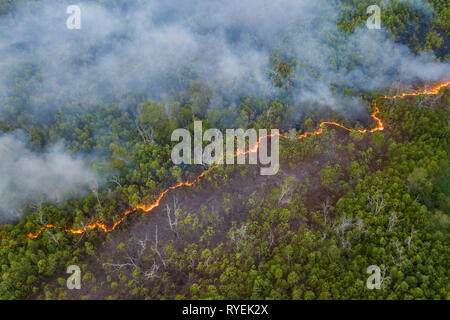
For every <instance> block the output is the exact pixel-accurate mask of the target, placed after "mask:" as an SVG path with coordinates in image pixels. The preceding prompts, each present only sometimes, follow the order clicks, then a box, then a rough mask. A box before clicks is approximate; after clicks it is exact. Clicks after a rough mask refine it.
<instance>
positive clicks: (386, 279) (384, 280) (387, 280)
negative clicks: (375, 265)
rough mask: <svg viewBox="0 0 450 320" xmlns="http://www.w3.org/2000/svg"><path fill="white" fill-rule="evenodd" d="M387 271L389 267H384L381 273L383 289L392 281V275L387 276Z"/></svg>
mask: <svg viewBox="0 0 450 320" xmlns="http://www.w3.org/2000/svg"><path fill="white" fill-rule="evenodd" d="M386 271H387V268H386V267H384V268H383V271H382V273H381V278H380V286H381V288H383V289H385V288H386V287H387V286H388V284H389V283H391V276H390V275H388V276H387V275H386Z"/></svg>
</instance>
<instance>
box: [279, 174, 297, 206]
mask: <svg viewBox="0 0 450 320" xmlns="http://www.w3.org/2000/svg"><path fill="white" fill-rule="evenodd" d="M295 180H296V179H295V177H294V176H288V177H287V178H286V179H284V181H283V183H282V185H281V193H280V196H279V197H278V204H281V205H283V204H286V203H289V202H291V194H292V190H293V189H294V186H295V182H296V181H295Z"/></svg>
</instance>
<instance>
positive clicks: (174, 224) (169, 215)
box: [166, 197, 180, 238]
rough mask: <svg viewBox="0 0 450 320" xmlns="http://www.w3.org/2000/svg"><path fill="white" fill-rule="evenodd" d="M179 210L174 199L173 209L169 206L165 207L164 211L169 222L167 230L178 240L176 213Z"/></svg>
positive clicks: (177, 216)
mask: <svg viewBox="0 0 450 320" xmlns="http://www.w3.org/2000/svg"><path fill="white" fill-rule="evenodd" d="M179 210H180V208H179V207H178V200H177V198H176V197H174V198H173V207H172V208H171V207H170V205H169V204H167V205H166V211H167V218H168V220H169V228H170V230H171V231H172V232H173V233H175V235H176V237H177V238H178V231H177V226H178V218H179V215H178V212H179ZM172 212H173V218H172Z"/></svg>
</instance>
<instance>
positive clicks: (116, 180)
mask: <svg viewBox="0 0 450 320" xmlns="http://www.w3.org/2000/svg"><path fill="white" fill-rule="evenodd" d="M111 182H113V183H115V184H116V185H118V186H119V187H121V188H122V184H121V183H120V177H119V176H118V175H113V176H112V177H111Z"/></svg>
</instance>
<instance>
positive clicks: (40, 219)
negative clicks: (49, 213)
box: [34, 203, 59, 245]
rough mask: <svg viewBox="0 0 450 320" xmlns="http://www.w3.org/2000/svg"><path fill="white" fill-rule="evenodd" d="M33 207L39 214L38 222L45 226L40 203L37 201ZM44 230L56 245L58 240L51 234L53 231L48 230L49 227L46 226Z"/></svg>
mask: <svg viewBox="0 0 450 320" xmlns="http://www.w3.org/2000/svg"><path fill="white" fill-rule="evenodd" d="M34 207H35V208H36V211H35V212H37V214H38V215H39V222H40V223H41V225H42V226H46V225H47V222H46V221H44V216H43V214H42V203H38V204H36V205H34ZM45 232H46V233H47V234H48V235H49V236H50V238H51V239H52V240H53V241H54V242H55V243H56V245H59V241H58V239H56V237H55V235H54V234H53V232H51V231H50V229H49V228H47V229H46V230H45Z"/></svg>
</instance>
